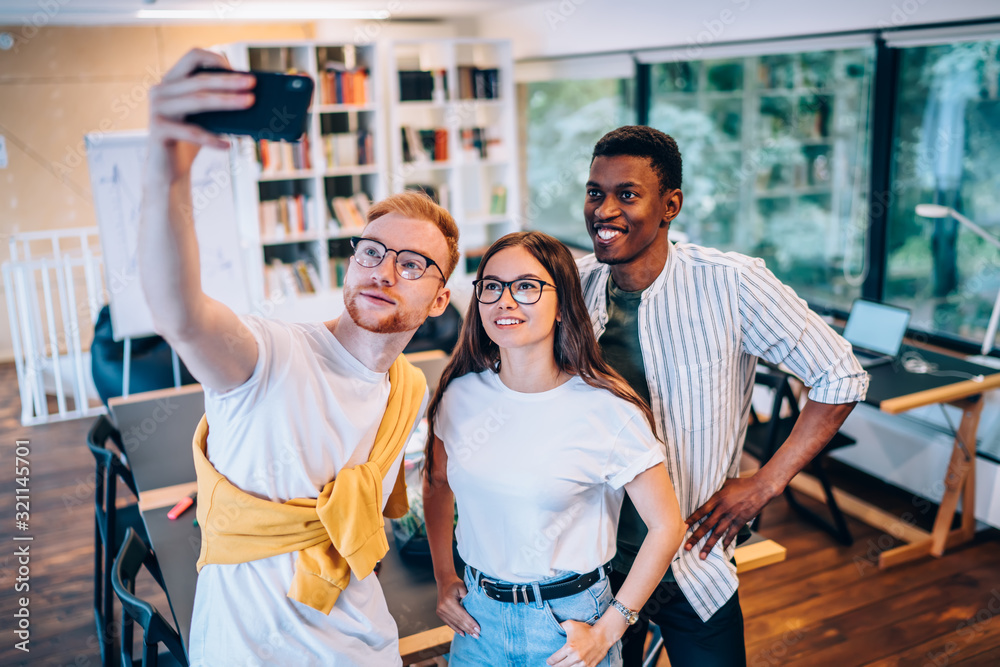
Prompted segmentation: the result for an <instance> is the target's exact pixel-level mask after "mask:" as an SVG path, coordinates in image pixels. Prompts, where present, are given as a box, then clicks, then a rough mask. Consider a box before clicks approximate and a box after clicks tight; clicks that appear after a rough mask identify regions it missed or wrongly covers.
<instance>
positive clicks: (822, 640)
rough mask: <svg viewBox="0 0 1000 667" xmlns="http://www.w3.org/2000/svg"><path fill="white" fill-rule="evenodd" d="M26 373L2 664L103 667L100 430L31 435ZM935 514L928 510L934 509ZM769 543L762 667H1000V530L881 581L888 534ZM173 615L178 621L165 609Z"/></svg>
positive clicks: (5, 407) (9, 517)
mask: <svg viewBox="0 0 1000 667" xmlns="http://www.w3.org/2000/svg"><path fill="white" fill-rule="evenodd" d="M19 414H20V405H19V401H18V397H17V380H16V377H15V374H14V368H13V366H10V365H0V430H2V432H3V434H4V435H3V441H2V442H0V451H2V456H0V462H2V465H0V471H2V474H0V489H3V490H4V492H3V493H2V494H0V526H2V527H3V528H2V530H0V539H2V540H3V542H4V543H5V544H7V545H8V546H7V547H4V548H3V550H2V552H0V583H2V586H3V589H2V593H0V619H2V621H0V630H2V631H0V641H2V643H0V665H4V666H8V665H10V666H13V665H32V666H34V665H57V666H64V665H65V666H69V665H73V666H87V665H89V666H91V667H93V666H96V665H98V664H99V660H98V652H97V633H96V629H95V627H94V621H93V615H92V612H91V604H92V594H93V592H92V588H91V586H92V574H91V573H92V567H93V551H92V549H93V510H92V503H93V493H94V487H93V459H92V457H91V455H90V452H89V451H88V450H87V448H86V446H85V444H84V436H85V434H86V431H87V428H88V427H89V420H82V421H72V422H63V423H58V424H52V425H48V426H42V427H34V428H22V427H21V425H20V421H19ZM18 439H27V440H29V441H30V443H31V444H30V447H31V485H30V489H31V520H30V529H29V530H28V531H27V532H24V533H21V532H18V534H21V535H32V536H34V541H33V542H31V543H30V544H31V563H30V568H31V571H30V582H29V583H30V586H31V590H30V592H29V593H27V595H28V597H29V598H30V607H29V609H30V614H31V616H30V620H31V626H30V633H31V644H30V648H31V652H30V653H22V652H20V651H18V650H16V649H14V648H13V645H14V642H15V639H14V636H13V633H12V630H13V625H12V620H13V613H14V611H15V608H16V598H17V597H20V596H21V595H25V594H24V593H16V594H15V593H14V579H15V577H16V576H17V575H16V573H17V566H18V564H17V562H16V560H15V558H14V556H13V551H14V542H13V541H12V537H13V528H14V492H13V489H14V486H13V477H14V473H13V458H12V455H13V449H14V441H15V440H18ZM835 472H837V474H838V483H840V484H841V485H843V486H845V487H846V488H847V490H849V491H852V492H854V493H856V494H858V495H860V496H862V497H864V498H867V499H870V500H876V501H878V503H879V504H880V505H881V506H883V507H885V508H886V509H888V510H890V511H893V512H895V513H897V514H898V515H900V516H902V515H903V513H904V512H910V513H912V514H913V515H914V516H915V519H916V521H917V522H918V523H920V524H923V525H924V526H925V527H928V526H929V524H930V521H931V520H932V519H933V512H934V508H933V507H930V508H928V507H926V506H925V505H924V504H923V503H922V502H921V501H917V502H914V501H915V499H914V498H912V497H910V496H908V495H907V494H904V493H901V492H898V491H894V490H892V489H889V488H887V487H883V486H882V485H880V484H877V483H874V482H873V481H872V480H871V479H870V478H867V477H865V476H862V475H860V474H858V473H853V472H851V471H850V470H849V469H846V468H841V467H838V468H837V470H836V471H835ZM922 510H923V511H922ZM763 521H764V522H763V525H762V527H761V531H760V532H761V533H763V534H764V535H765V536H767V537H770V538H772V539H775V540H777V541H778V542H779V543H781V544H783V545H785V546H786V547H787V548H788V560H787V561H785V562H784V563H780V564H777V565H772V566H769V567H766V568H763V569H761V570H757V571H755V572H751V573H749V574H747V575H745V576H744V577H742V579H741V582H740V601H741V604H742V607H743V613H744V617H745V622H746V638H747V661H748V665H750V667H764V666H771V665H809V666H813V665H833V666H837V667H844V666H849V665H915V666H918V667H925V666H926V667H942V666H943V665H963V666H964V667H969V666H972V665H1000V532H998V531H995V530H989V531H984V532H981V533H980V534H979V535H978V537H977V539H976V540H975V542H974V543H972V544H971V545H967V546H965V547H963V548H960V549H957V550H956V551H954V552H953V553H950V554H948V555H947V556H946V557H945V558H941V559H933V558H930V557H928V558H926V559H924V560H920V561H917V562H915V563H911V564H909V565H905V566H903V567H899V568H896V569H893V570H888V571H884V572H880V571H879V570H878V569H877V568H876V566H875V562H876V560H877V554H878V553H879V552H880V551H882V550H884V549H887V548H889V547H891V546H894V545H895V542H894V541H893V540H892V539H891V538H890V537H889V536H888V535H884V534H881V533H879V532H877V531H875V530H874V529H871V528H869V527H867V526H865V525H864V524H861V523H859V522H857V521H853V520H851V521H850V526H851V530H852V531H853V532H854V536H855V538H856V541H855V544H854V546H852V547H841V546H838V545H836V544H835V543H834V542H833V541H832V539H831V538H829V537H828V536H827V535H826V534H825V533H823V532H821V531H819V530H817V529H815V528H813V527H811V526H810V525H808V524H806V523H804V522H802V521H801V520H799V519H798V518H797V517H795V516H794V515H793V514H792V513H791V511H790V510H789V508H788V505H787V504H786V503H785V502H784V500H778V501H776V502H775V503H773V504H772V506H770V507H769V508H768V509H767V510H765V513H764V519H763ZM161 609H164V611H165V610H166V608H165V607H161Z"/></svg>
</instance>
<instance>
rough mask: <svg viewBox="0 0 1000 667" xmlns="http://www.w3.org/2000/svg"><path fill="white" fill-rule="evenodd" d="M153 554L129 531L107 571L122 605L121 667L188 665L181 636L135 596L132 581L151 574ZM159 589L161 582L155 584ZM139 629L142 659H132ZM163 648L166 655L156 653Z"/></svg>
mask: <svg viewBox="0 0 1000 667" xmlns="http://www.w3.org/2000/svg"><path fill="white" fill-rule="evenodd" d="M155 562H156V561H155V559H154V558H153V553H152V552H151V551H150V550H149V547H147V546H146V543H145V542H143V540H142V539H141V538H140V537H139V536H138V535H137V534H136V532H135V531H134V530H132V529H131V528H130V529H129V531H128V532H127V533H126V534H125V541H124V542H122V548H121V551H119V552H118V557H117V558H115V562H114V567H113V568H112V571H111V583H112V585H113V586H114V590H115V595H117V596H118V600H119V601H120V602H121V605H122V626H121V664H122V665H123V666H125V665H128V666H129V667H135V666H136V665H143V667H147V666H148V667H157V665H160V664H162V665H164V667H172V666H174V665H184V666H186V665H187V664H188V661H187V655H186V654H185V653H184V645H183V644H182V643H181V636H180V635H179V634H178V633H177V631H176V630H174V628H173V627H172V626H171V625H170V623H169V622H167V619H165V618H164V617H163V615H162V614H161V613H160V612H159V611H157V609H156V607H154V606H153V605H151V604H150V603H149V602H147V601H146V600H143V599H142V598H140V597H137V596H136V594H135V579H136V577H137V576H138V574H139V572H140V571H141V570H142V568H143V567H145V568H146V569H147V570H148V571H149V572H150V574H152V569H151V567H150V566H151V565H154V564H155ZM159 583H160V585H161V586H162V585H163V584H162V582H159ZM136 621H138V622H139V625H140V627H142V659H141V660H135V659H134V658H133V657H132V631H133V628H134V627H135V622H136ZM160 644H163V645H164V646H165V647H166V649H167V650H166V651H165V652H163V653H159V652H158V650H159V645H160Z"/></svg>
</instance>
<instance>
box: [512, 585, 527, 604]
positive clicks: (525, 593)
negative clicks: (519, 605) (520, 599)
mask: <svg viewBox="0 0 1000 667" xmlns="http://www.w3.org/2000/svg"><path fill="white" fill-rule="evenodd" d="M521 595H523V596H524V604H530V603H529V602H528V584H524V585H523V586H521ZM515 597H516V596H515Z"/></svg>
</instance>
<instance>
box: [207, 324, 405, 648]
mask: <svg viewBox="0 0 1000 667" xmlns="http://www.w3.org/2000/svg"><path fill="white" fill-rule="evenodd" d="M242 319H243V322H244V323H245V324H246V325H247V327H248V328H249V329H250V331H251V332H252V333H253V336H254V338H255V339H256V341H257V355H258V358H257V365H256V367H255V368H254V370H253V375H251V376H250V379H249V380H247V381H246V382H245V383H244V384H242V385H241V386H239V387H237V388H235V389H232V390H230V391H228V392H226V393H221V394H220V393H219V392H215V391H212V390H210V389H207V388H206V391H205V412H206V414H207V415H208V423H209V435H208V458H209V460H210V461H211V462H212V464H213V465H214V466H215V468H216V470H218V471H219V472H220V473H222V474H223V475H225V476H226V477H227V478H228V479H229V481H230V482H232V483H233V484H235V485H236V486H237V487H238V488H240V489H242V490H244V491H246V492H248V493H251V494H253V495H256V496H259V497H261V498H266V499H268V500H272V501H275V502H284V501H286V500H288V499H290V498H315V497H317V496H318V495H319V492H320V491H321V490H322V488H323V487H324V486H325V485H326V484H327V483H328V482H329V481H330V480H331V479H333V478H334V477H336V475H337V472H338V471H339V470H340V469H341V468H343V467H344V466H345V464H346V463H348V462H349V461H350V465H356V464H357V463H362V462H364V461H367V460H368V455H369V453H370V452H371V448H372V445H373V444H374V442H375V433H376V431H377V430H378V426H379V423H380V422H381V420H382V415H383V413H384V412H385V407H386V403H387V402H388V397H389V377H388V373H376V372H374V371H371V370H369V369H368V368H366V367H365V366H364V365H363V364H362V363H361V362H360V361H358V360H357V359H355V358H354V357H353V356H351V354H350V353H349V352H348V351H347V350H346V349H345V348H344V347H343V346H342V345H341V344H340V342H339V341H338V340H337V339H336V338H335V337H334V336H333V334H332V333H330V331H329V329H327V328H326V326H325V325H324V324H322V323H315V324H287V323H283V322H276V321H271V320H265V319H261V318H257V317H245V318H242ZM401 461H402V453H400V456H399V458H398V459H397V460H396V461H395V463H394V464H393V466H392V469H391V470H390V471H389V473H388V474H387V475H386V477H385V479H384V480H383V487H382V488H383V501H386V500H388V497H389V492H390V491H391V489H392V485H393V483H394V482H395V480H396V476H397V474H398V471H399V465H400V463H401ZM295 559H296V554H295V553H294V552H293V553H287V554H281V555H278V556H273V557H271V558H265V559H263V560H257V561H252V562H249V563H240V564H237V565H206V566H205V567H203V568H202V570H201V573H200V575H199V576H198V586H197V591H196V593H195V602H194V615H193V618H192V622H191V638H190V652H191V664H192V665H193V666H198V665H204V666H206V667H229V666H231V665H232V666H237V665H238V666H240V667H244V666H247V665H295V666H296V667H299V666H303V667H304V666H306V665H323V666H324V667H331V666H336V667H341V666H344V667H346V666H352V667H353V666H355V665H358V666H363V667H370V666H372V665H375V666H380V665H392V666H396V665H400V664H401V662H402V661H401V659H400V657H399V641H398V631H397V629H396V623H395V621H394V620H393V618H392V616H391V615H390V614H389V610H388V608H387V607H386V603H385V598H384V597H383V595H382V588H381V586H379V583H378V580H377V578H376V577H375V575H370V576H368V577H366V578H365V579H361V580H359V579H358V578H357V577H355V576H354V575H353V574H352V575H351V582H350V584H348V586H347V589H346V590H344V591H343V592H342V593H341V594H340V597H339V598H338V599H337V604H336V605H335V606H334V608H333V610H332V611H331V612H330V614H329V615H326V614H323V613H321V612H319V611H317V610H315V609H313V608H311V607H308V606H306V605H303V604H301V603H299V602H296V601H294V600H292V599H290V598H288V597H287V592H288V589H289V586H290V585H291V583H292V576H293V573H294V568H295Z"/></svg>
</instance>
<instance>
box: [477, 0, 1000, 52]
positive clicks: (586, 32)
mask: <svg viewBox="0 0 1000 667" xmlns="http://www.w3.org/2000/svg"><path fill="white" fill-rule="evenodd" d="M991 16H1000V5H998V3H997V2H996V0H948V1H944V0H840V1H839V2H816V1H815V0H812V1H809V2H803V1H802V0H705V1H703V2H700V3H694V2H680V1H678V0H671V1H669V2H664V1H663V0H627V1H623V0H559V1H555V0H553V1H550V2H540V3H538V4H535V5H531V6H529V7H517V8H512V9H508V10H505V11H501V12H496V13H493V14H488V15H486V16H482V17H480V18H479V33H480V35H481V36H483V37H509V38H510V39H512V40H513V42H514V58H515V59H521V58H535V57H551V56H560V55H569V54H581V53H597V52H604V51H620V50H630V49H639V48H650V47H662V46H688V45H695V46H697V45H699V44H700V45H707V44H713V43H719V42H730V41H737V40H745V39H763V38H774V37H783V36H790V35H808V34H815V33H827V32H836V31H843V30H858V29H868V28H877V27H893V26H912V25H920V24H926V23H940V22H946V21H956V20H965V19H974V18H985V17H991Z"/></svg>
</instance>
